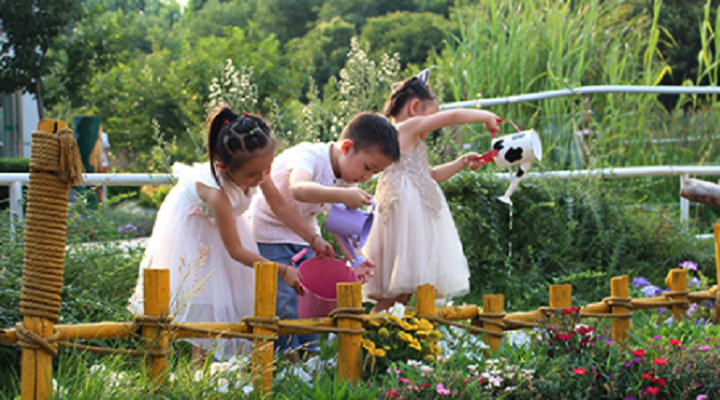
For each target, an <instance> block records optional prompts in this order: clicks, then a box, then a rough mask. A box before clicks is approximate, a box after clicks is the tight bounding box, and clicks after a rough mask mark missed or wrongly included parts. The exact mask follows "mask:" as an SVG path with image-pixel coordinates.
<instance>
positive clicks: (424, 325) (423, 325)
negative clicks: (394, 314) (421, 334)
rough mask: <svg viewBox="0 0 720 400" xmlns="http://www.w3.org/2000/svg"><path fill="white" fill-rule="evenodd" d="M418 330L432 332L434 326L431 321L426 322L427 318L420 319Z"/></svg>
mask: <svg viewBox="0 0 720 400" xmlns="http://www.w3.org/2000/svg"><path fill="white" fill-rule="evenodd" d="M417 326H418V330H421V331H428V332H430V331H432V330H433V329H434V327H433V324H431V323H430V321H428V320H426V319H425V318H420V322H418V324H417Z"/></svg>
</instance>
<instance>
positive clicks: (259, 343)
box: [252, 262, 278, 394]
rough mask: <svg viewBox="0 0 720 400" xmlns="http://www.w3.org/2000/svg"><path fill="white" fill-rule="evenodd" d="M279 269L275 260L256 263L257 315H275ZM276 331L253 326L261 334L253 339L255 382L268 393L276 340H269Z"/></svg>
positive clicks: (256, 385)
mask: <svg viewBox="0 0 720 400" xmlns="http://www.w3.org/2000/svg"><path fill="white" fill-rule="evenodd" d="M277 269H278V266H277V263H274V262H257V263H255V306H254V310H255V311H254V313H255V317H259V318H272V317H274V316H275V302H276V301H277ZM274 333H275V332H273V331H272V330H270V329H267V328H265V327H263V326H262V325H260V326H255V327H253V334H255V335H258V336H259V337H258V338H256V339H254V340H253V351H252V371H253V382H254V384H255V387H256V388H258V389H259V390H261V391H262V392H263V393H266V394H267V393H270V391H271V390H272V382H273V348H274V342H273V341H272V340H269V338H270V336H269V335H272V334H274ZM261 335H262V336H261ZM263 336H264V337H263Z"/></svg>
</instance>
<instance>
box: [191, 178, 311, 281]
mask: <svg viewBox="0 0 720 400" xmlns="http://www.w3.org/2000/svg"><path fill="white" fill-rule="evenodd" d="M195 187H196V189H197V192H198V195H199V196H200V198H201V199H202V200H203V201H204V202H205V203H206V204H207V205H208V206H209V207H210V209H211V210H212V212H213V215H214V217H215V226H217V228H218V231H220V237H221V238H222V241H223V244H224V245H225V248H226V249H227V251H228V253H229V254H230V257H232V258H233V259H234V260H235V261H237V262H240V263H243V264H245V265H247V266H249V267H250V268H252V266H253V265H254V264H255V263H256V262H264V261H268V260H267V259H266V258H264V257H263V256H261V255H260V254H257V253H254V252H252V251H250V250H248V249H246V248H245V247H243V245H242V242H241V241H240V235H238V231H237V222H236V221H235V216H233V214H232V205H231V204H230V199H228V197H227V195H226V194H225V193H224V192H223V191H222V190H219V189H215V188H211V187H209V186H206V185H203V184H202V183H195ZM278 275H280V276H281V277H282V278H283V280H284V281H285V283H287V284H288V286H290V287H292V288H294V289H295V291H296V292H297V293H298V294H302V292H303V290H302V286H300V281H299V280H300V279H302V277H301V276H300V274H299V273H297V271H295V268H292V267H290V266H288V265H282V264H278Z"/></svg>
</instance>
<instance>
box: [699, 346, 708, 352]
mask: <svg viewBox="0 0 720 400" xmlns="http://www.w3.org/2000/svg"><path fill="white" fill-rule="evenodd" d="M698 350H701V351H706V350H710V346H708V345H705V346H700V347H698Z"/></svg>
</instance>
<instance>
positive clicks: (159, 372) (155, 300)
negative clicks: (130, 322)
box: [143, 268, 170, 385]
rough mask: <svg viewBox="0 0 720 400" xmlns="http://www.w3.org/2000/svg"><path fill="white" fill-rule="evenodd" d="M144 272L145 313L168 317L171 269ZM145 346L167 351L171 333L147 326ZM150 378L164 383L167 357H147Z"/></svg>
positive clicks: (149, 348) (151, 269)
mask: <svg viewBox="0 0 720 400" xmlns="http://www.w3.org/2000/svg"><path fill="white" fill-rule="evenodd" d="M143 273H144V279H145V280H144V282H145V285H144V293H145V303H144V307H145V315H153V316H163V317H167V316H168V315H169V313H170V270H169V269H155V268H148V269H145V270H144V271H143ZM143 337H144V338H145V348H146V349H147V350H148V351H153V350H154V351H167V348H168V337H169V333H168V331H167V330H166V329H162V328H159V327H157V328H156V327H152V326H147V327H145V329H143ZM145 364H146V366H147V368H148V369H150V378H151V379H152V381H153V382H155V383H156V384H157V385H162V384H163V383H164V382H165V378H166V376H167V357H166V356H162V357H147V358H146V359H145Z"/></svg>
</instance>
